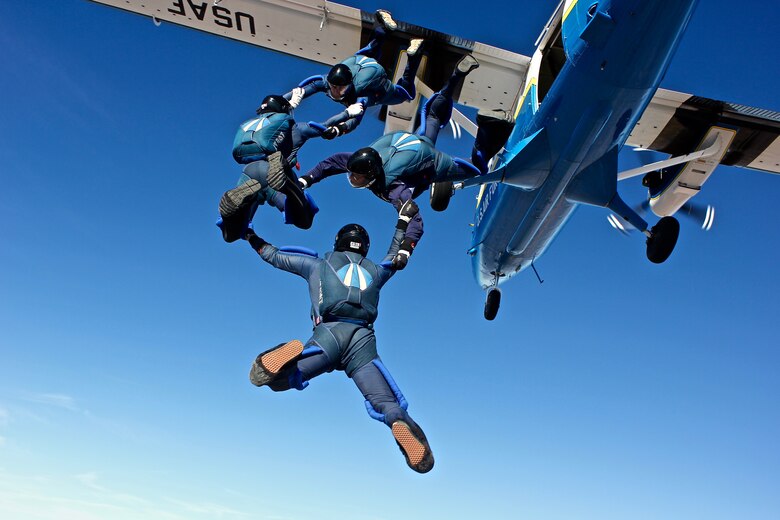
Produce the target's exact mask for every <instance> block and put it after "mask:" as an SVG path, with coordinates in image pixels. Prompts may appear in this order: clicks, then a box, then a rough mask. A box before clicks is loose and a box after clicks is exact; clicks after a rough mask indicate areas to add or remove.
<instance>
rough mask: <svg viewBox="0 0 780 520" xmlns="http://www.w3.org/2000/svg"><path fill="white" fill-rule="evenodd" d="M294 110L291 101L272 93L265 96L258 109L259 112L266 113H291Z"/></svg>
mask: <svg viewBox="0 0 780 520" xmlns="http://www.w3.org/2000/svg"><path fill="white" fill-rule="evenodd" d="M291 111H292V106H291V105H290V102H289V101H287V100H286V99H284V98H283V97H282V96H277V95H275V94H271V95H270V96H265V99H263V102H262V103H261V104H260V107H259V108H258V109H257V113H258V114H265V113H267V112H275V113H284V114H289V113H290V112H291Z"/></svg>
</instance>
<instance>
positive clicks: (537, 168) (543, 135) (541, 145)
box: [462, 129, 552, 190]
mask: <svg viewBox="0 0 780 520" xmlns="http://www.w3.org/2000/svg"><path fill="white" fill-rule="evenodd" d="M517 150H518V151H517V152H516V153H515V154H514V156H513V157H512V158H511V159H510V160H509V162H508V163H507V164H506V165H504V166H502V167H501V168H498V169H496V170H494V171H492V172H489V173H487V174H485V175H481V176H479V177H474V178H472V179H468V180H466V181H464V182H463V183H462V187H464V188H465V187H468V186H475V185H477V184H490V183H493V182H502V183H504V184H508V185H510V186H514V187H516V188H522V189H524V190H535V189H536V188H538V187H539V186H541V185H542V183H543V182H544V181H545V179H546V178H547V175H548V174H549V173H550V168H551V167H552V162H551V159H550V144H549V142H548V141H547V132H545V130H544V129H542V130H539V131H537V132H536V133H535V134H533V135H531V136H529V137H526V138H525V139H523V140H522V141H520V142H519V143H518V144H517Z"/></svg>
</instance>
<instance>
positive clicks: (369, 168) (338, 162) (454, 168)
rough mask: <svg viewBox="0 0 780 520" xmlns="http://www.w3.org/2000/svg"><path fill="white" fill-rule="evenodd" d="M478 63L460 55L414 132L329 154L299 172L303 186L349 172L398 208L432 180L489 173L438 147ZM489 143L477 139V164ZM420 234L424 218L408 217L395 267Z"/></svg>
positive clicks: (359, 183)
mask: <svg viewBox="0 0 780 520" xmlns="http://www.w3.org/2000/svg"><path fill="white" fill-rule="evenodd" d="M477 67H479V63H478V62H477V60H476V59H475V58H474V57H473V56H471V55H466V56H464V57H463V58H461V60H460V61H459V62H458V64H457V65H456V67H455V70H454V71H453V73H452V75H451V76H450V78H449V80H448V81H447V83H446V85H445V86H444V88H443V89H442V90H440V91H439V92H437V93H436V94H434V95H433V97H431V99H429V100H428V101H427V102H426V103H425V105H424V106H423V111H422V123H421V125H420V128H419V129H418V130H417V133H416V135H413V134H409V133H407V132H394V133H390V134H386V135H384V136H382V137H380V138H379V139H377V140H376V141H374V143H372V144H371V146H368V147H365V148H361V149H360V150H358V151H356V152H355V153H352V154H350V153H337V154H334V155H331V156H330V157H328V158H326V159H324V160H322V161H320V162H319V163H318V164H317V165H316V166H315V167H314V168H312V169H311V170H309V171H308V172H307V173H306V174H305V175H303V176H301V177H300V178H299V179H298V182H299V183H300V184H301V186H303V187H304V188H309V187H310V186H311V185H312V184H315V183H317V182H319V181H321V180H322V179H324V178H326V177H330V176H332V175H337V174H340V173H348V174H349V175H348V179H349V183H350V185H351V186H352V187H354V188H368V189H369V190H370V191H372V192H373V193H374V194H375V195H376V196H377V197H379V198H381V199H383V200H385V201H387V202H390V203H391V204H392V205H393V206H394V207H395V208H396V209H398V208H400V207H401V206H402V205H403V204H404V203H405V202H406V201H408V200H410V199H414V198H416V197H417V196H419V195H420V194H421V193H423V192H424V191H425V190H427V189H428V187H429V186H430V185H431V183H433V182H439V181H442V180H450V181H454V180H463V179H467V178H470V177H475V176H477V175H480V174H482V173H485V171H486V170H480V169H479V168H477V167H475V166H474V164H472V163H469V162H468V161H466V160H463V159H459V158H453V157H450V156H449V155H447V154H445V153H443V152H440V151H438V150H437V149H436V148H435V144H436V139H437V137H438V135H439V130H441V129H442V128H444V126H445V125H446V124H447V123H448V122H449V120H450V116H451V115H452V106H453V101H452V96H453V94H454V92H456V91H457V89H458V88H459V87H460V86H461V85H462V83H463V80H464V78H465V77H466V76H467V75H468V74H469V73H470V72H471V71H473V70H474V69H476V68H477ZM492 117H494V116H492V115H491V114H490V113H485V116H484V118H483V119H491V118H492ZM478 135H479V134H478ZM486 147H487V146H486V145H485V144H483V143H481V142H480V140H479V139H477V140H475V144H474V149H473V150H472V161H473V162H474V163H475V164H481V162H480V161H479V160H478V159H480V156H479V155H478V154H479V153H480V150H484V149H485V148H486ZM422 235H423V222H422V217H420V215H419V214H418V215H416V216H415V217H414V219H412V221H411V222H410V224H409V226H408V229H407V230H406V233H405V235H404V238H403V241H402V243H401V246H400V248H399V250H398V253H397V255H396V257H395V259H394V263H395V267H396V269H403V268H404V267H405V266H406V264H407V263H408V261H409V257H410V256H411V254H412V252H413V251H414V248H415V247H416V245H417V242H418V241H419V240H420V238H421V237H422Z"/></svg>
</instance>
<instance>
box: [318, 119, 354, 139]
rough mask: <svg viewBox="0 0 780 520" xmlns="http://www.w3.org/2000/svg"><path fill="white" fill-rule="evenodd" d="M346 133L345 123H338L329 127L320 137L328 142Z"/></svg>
mask: <svg viewBox="0 0 780 520" xmlns="http://www.w3.org/2000/svg"><path fill="white" fill-rule="evenodd" d="M347 132H349V130H348V129H347V124H346V123H339V124H337V125H336V126H329V127H328V129H327V130H325V131H324V132H322V136H321V137H322V138H323V139H328V140H330V139H334V138H336V137H338V136H340V135H344V134H346V133H347Z"/></svg>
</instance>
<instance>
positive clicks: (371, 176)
mask: <svg viewBox="0 0 780 520" xmlns="http://www.w3.org/2000/svg"><path fill="white" fill-rule="evenodd" d="M347 169H348V170H349V183H350V184H351V185H352V187H353V188H366V187H368V186H370V185H371V184H372V183H373V182H374V181H375V180H376V179H377V178H379V177H380V176H384V174H385V172H384V168H382V157H381V156H380V155H379V152H377V151H376V150H374V149H373V148H371V147H370V146H367V147H366V148H361V149H360V150H358V151H357V152H355V153H353V154H352V155H351V156H350V158H349V160H348V161H347Z"/></svg>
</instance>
